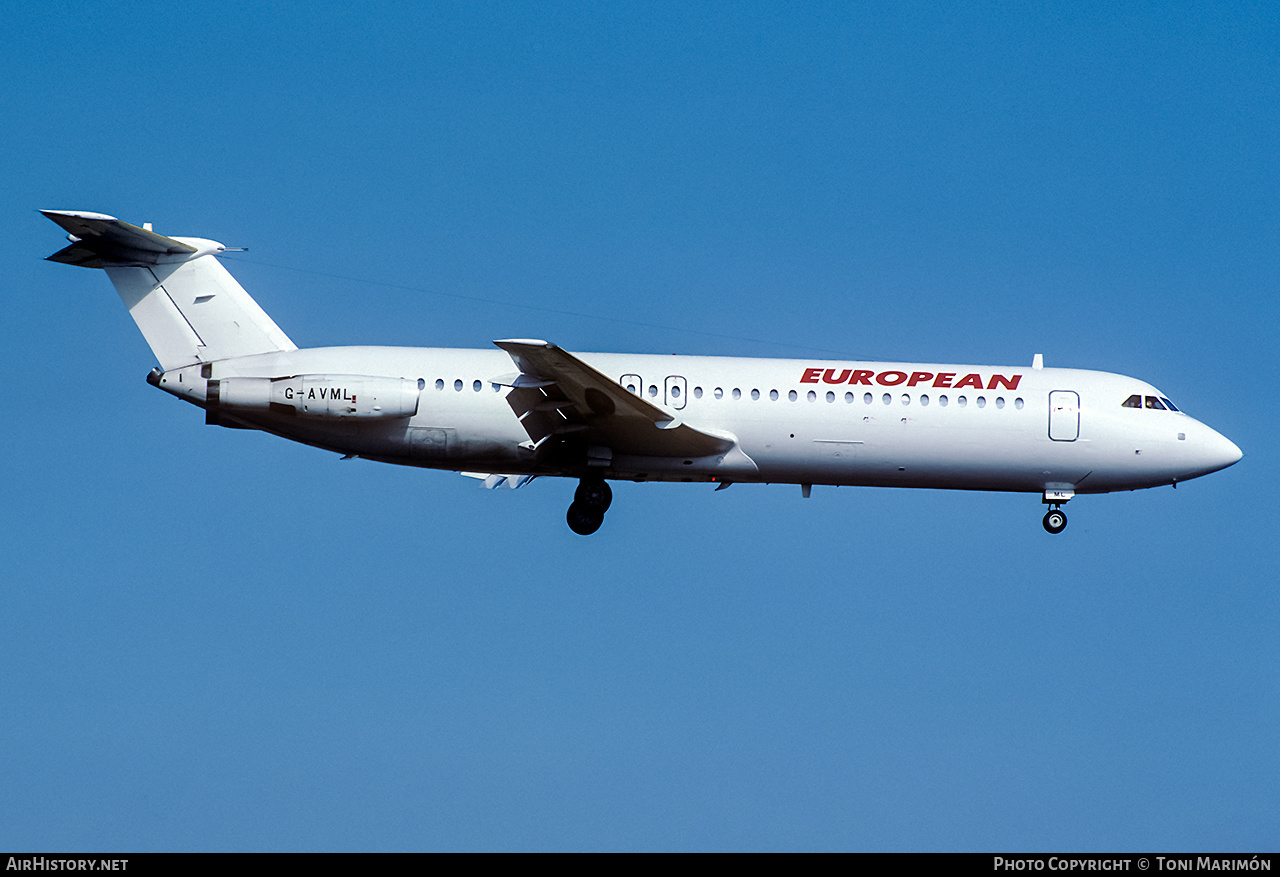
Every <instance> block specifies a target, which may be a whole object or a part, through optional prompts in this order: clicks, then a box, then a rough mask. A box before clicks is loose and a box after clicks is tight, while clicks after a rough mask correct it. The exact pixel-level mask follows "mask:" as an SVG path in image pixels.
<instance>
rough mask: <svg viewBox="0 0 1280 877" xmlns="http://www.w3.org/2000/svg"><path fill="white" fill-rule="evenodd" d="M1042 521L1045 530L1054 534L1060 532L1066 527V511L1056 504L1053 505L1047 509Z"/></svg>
mask: <svg viewBox="0 0 1280 877" xmlns="http://www.w3.org/2000/svg"><path fill="white" fill-rule="evenodd" d="M1043 523H1044V528H1045V530H1047V531H1048V532H1050V533H1054V534H1057V533H1061V532H1062V531H1063V530H1065V529H1067V513H1066V512H1064V511H1063V510H1062V509H1060V508H1058V507H1057V506H1054V507H1053V508H1051V509H1049V511H1047V512H1045V516H1044V522H1043Z"/></svg>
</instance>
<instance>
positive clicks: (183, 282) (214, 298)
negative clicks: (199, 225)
mask: <svg viewBox="0 0 1280 877" xmlns="http://www.w3.org/2000/svg"><path fill="white" fill-rule="evenodd" d="M41 212H42V213H43V214H44V215H45V216H47V217H49V219H51V220H53V221H54V222H56V223H57V224H58V225H60V226H62V227H63V228H64V229H66V230H67V231H68V232H70V235H69V239H70V241H71V245H70V246H68V247H66V248H64V249H62V250H60V251H58V252H57V253H54V254H53V255H52V256H49V259H50V260H52V261H54V262H63V263H65V264H68V265H78V266H81V267H84V268H102V269H105V270H106V272H107V276H108V277H109V278H110V279H111V282H112V283H113V284H115V287H116V291H117V292H119V293H120V298H121V299H122V300H123V301H124V303H125V306H126V307H127V308H128V309H129V314H130V315H131V316H132V317H133V320H134V322H135V323H137V324H138V328H139V329H140V330H141V331H142V335H143V337H144V338H146V340H147V344H149V345H150V346H151V350H152V352H153V353H155V355H156V359H157V360H159V363H160V367H161V368H162V369H164V370H166V371H168V370H169V369H172V368H178V367H181V366H184V365H191V364H193V363H197V362H212V361H213V360H218V359H227V358H230V357H233V356H249V355H251V354H255V353H273V352H277V351H282V350H297V346H296V345H295V344H294V343H293V342H292V341H290V340H289V337H288V336H287V335H285V334H284V332H282V331H281V330H280V327H279V326H277V325H276V324H275V322H274V321H273V320H272V319H271V317H269V316H267V314H266V312H265V311H263V310H262V308H261V307H259V306H258V303H257V302H256V301H254V300H253V299H252V298H251V297H250V296H249V293H247V292H245V291H244V288H243V287H242V286H240V284H239V283H237V282H236V280H235V278H234V277H232V276H231V274H230V273H229V272H228V271H227V269H226V268H224V267H223V266H222V264H221V263H220V262H219V261H218V259H217V254H218V253H221V252H223V251H224V250H225V249H226V247H224V246H223V245H222V244H220V243H217V242H216V241H210V240H205V239H203V238H167V237H164V236H163V235H158V234H156V233H155V232H153V231H151V230H150V229H145V228H139V227H138V226H136V225H130V224H129V223H127V222H121V221H120V220H119V219H116V218H115V217H113V216H106V215H105V214H101V213H87V212H84V211H67V210H43V211H41Z"/></svg>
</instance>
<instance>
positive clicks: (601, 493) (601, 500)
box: [573, 478, 613, 526]
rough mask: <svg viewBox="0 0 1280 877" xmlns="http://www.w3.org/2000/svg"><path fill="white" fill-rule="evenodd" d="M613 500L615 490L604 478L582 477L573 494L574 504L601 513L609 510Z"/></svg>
mask: <svg viewBox="0 0 1280 877" xmlns="http://www.w3.org/2000/svg"><path fill="white" fill-rule="evenodd" d="M612 502H613V490H612V489H611V488H610V487H609V482H607V481H605V480H604V479H603V478H593V479H590V480H588V479H586V478H584V479H582V481H581V482H580V483H579V484H578V489H577V490H576V491H575V492H574V494H573V503H574V505H578V506H581V507H582V508H583V510H585V511H590V512H594V513H596V514H599V515H603V514H604V513H605V512H607V511H608V510H609V505H610V504H611V503H612ZM597 526H599V525H597Z"/></svg>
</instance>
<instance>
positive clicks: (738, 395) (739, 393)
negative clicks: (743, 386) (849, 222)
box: [733, 387, 742, 399]
mask: <svg viewBox="0 0 1280 877" xmlns="http://www.w3.org/2000/svg"><path fill="white" fill-rule="evenodd" d="M733 398H735V399H741V398H742V391H741V390H739V389H738V388H737V387H734V388H733Z"/></svg>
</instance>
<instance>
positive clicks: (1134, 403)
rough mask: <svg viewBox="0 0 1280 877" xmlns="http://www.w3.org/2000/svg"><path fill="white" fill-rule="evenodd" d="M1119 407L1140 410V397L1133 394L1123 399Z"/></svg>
mask: <svg viewBox="0 0 1280 877" xmlns="http://www.w3.org/2000/svg"><path fill="white" fill-rule="evenodd" d="M1120 407H1121V408H1141V407H1142V397H1141V396H1139V395H1138V394H1136V393H1135V394H1134V395H1132V396H1130V397H1129V398H1128V399H1125V400H1124V401H1123V402H1121V403H1120Z"/></svg>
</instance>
